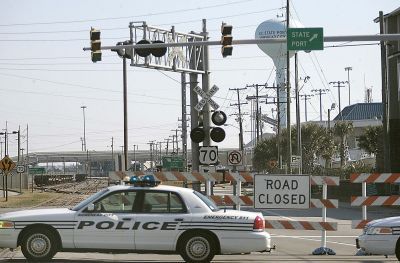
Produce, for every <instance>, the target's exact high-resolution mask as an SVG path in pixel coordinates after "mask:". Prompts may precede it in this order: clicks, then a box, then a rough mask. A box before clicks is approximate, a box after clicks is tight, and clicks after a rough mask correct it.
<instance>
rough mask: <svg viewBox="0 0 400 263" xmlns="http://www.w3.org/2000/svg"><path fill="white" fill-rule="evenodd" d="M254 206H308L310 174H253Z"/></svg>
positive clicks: (296, 207)
mask: <svg viewBox="0 0 400 263" xmlns="http://www.w3.org/2000/svg"><path fill="white" fill-rule="evenodd" d="M254 208H258V209H271V208H284V209H307V208H310V176H308V175H283V174H280V175H269V174H256V175H254Z"/></svg>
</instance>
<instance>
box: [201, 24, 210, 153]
mask: <svg viewBox="0 0 400 263" xmlns="http://www.w3.org/2000/svg"><path fill="white" fill-rule="evenodd" d="M202 35H203V37H204V41H207V40H208V32H207V23H206V20H205V19H203V32H202ZM209 62H210V60H209V56H208V46H205V47H204V48H203V71H204V73H203V74H202V75H201V83H202V88H203V91H204V92H205V93H206V94H208V92H209V91H210V69H209ZM210 120H211V118H210V104H209V103H208V102H207V103H206V105H204V107H203V125H204V126H203V128H204V133H205V136H204V141H203V146H210V145H211V138H210V122H211V121H210Z"/></svg>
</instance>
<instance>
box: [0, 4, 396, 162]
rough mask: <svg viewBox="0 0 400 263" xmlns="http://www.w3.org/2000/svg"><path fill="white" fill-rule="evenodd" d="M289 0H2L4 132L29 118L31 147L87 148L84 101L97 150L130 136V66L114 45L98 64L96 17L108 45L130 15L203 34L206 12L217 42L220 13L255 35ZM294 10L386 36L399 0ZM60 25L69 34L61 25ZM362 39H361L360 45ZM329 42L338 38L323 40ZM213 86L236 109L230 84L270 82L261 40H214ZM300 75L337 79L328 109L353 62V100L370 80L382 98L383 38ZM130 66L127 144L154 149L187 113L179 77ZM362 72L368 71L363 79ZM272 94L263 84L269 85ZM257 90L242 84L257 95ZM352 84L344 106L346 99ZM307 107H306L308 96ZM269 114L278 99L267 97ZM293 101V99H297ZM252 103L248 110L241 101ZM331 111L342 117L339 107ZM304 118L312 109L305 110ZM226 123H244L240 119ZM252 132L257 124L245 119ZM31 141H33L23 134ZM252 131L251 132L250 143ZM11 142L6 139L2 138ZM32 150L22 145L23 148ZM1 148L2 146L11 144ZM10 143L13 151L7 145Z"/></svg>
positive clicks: (330, 24)
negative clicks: (385, 19) (227, 46)
mask: <svg viewBox="0 0 400 263" xmlns="http://www.w3.org/2000/svg"><path fill="white" fill-rule="evenodd" d="M285 2H286V1H282V0H269V1H265V0H248V1H246V0H232V1H228V0H218V1H215V0H213V1H211V0H204V1H201V2H199V1H194V0H186V1H181V0H179V1H140V2H139V1H121V0H113V1H102V0H90V1H89V0H88V1H78V0H70V1H51V0H36V1H30V0H3V1H2V8H1V9H0V50H1V52H0V83H1V84H0V95H1V98H2V100H1V107H0V129H4V128H5V126H6V121H8V129H9V131H12V130H16V129H18V125H21V130H22V131H23V132H22V133H23V134H24V133H25V129H26V125H27V124H28V125H29V142H30V143H29V151H30V152H39V151H68V150H75V151H78V150H80V149H81V140H80V138H81V137H82V136H83V116H82V109H81V106H82V105H85V106H87V109H86V132H87V147H88V149H89V150H111V148H110V145H111V137H114V140H115V150H116V151H119V150H121V148H120V146H122V145H123V115H122V113H123V108H122V72H121V68H122V63H121V60H120V59H119V58H118V57H117V56H116V54H115V53H112V52H110V51H103V61H101V62H99V63H96V64H93V63H92V62H91V61H90V52H84V51H82V48H83V47H85V46H88V45H89V29H90V27H91V26H93V27H95V28H99V29H101V31H102V44H103V45H113V44H115V43H116V42H118V41H122V40H126V39H128V38H129V30H128V23H129V22H130V21H142V20H145V21H147V23H148V24H149V25H153V26H157V27H162V28H166V29H168V28H170V26H171V25H175V27H176V30H177V31H180V32H189V31H201V20H202V19H203V18H205V19H207V21H208V30H209V31H210V37H211V39H210V40H218V39H219V38H220V32H219V30H220V25H221V22H222V21H224V22H227V23H229V24H232V25H233V27H234V29H233V30H234V31H233V36H234V38H235V39H250V38H254V32H255V29H256V28H257V26H258V25H259V24H260V23H261V22H263V21H265V20H268V19H271V18H276V16H277V15H281V14H282V13H284V10H283V9H281V8H282V6H284V5H285ZM291 5H292V6H291V7H292V9H291V16H292V18H294V19H297V20H299V21H300V22H301V23H302V24H303V25H304V26H306V27H323V28H324V34H325V35H326V36H333V35H357V34H377V33H378V32H379V26H378V25H377V24H375V23H374V22H373V19H374V18H375V17H377V16H378V12H379V11H380V10H382V11H384V13H388V12H390V11H392V10H394V9H396V8H397V7H399V2H398V1H397V0H381V1H376V0H352V1H344V0H341V1H321V0H308V1H304V0H303V1H300V0H292V1H291ZM58 31H63V32H58ZM346 44H349V43H346ZM351 44H356V43H351ZM325 45H326V46H330V45H332V43H325ZM210 57H211V61H210V66H211V71H212V74H211V83H212V84H216V85H218V86H219V88H220V90H219V91H218V93H217V94H216V95H215V96H216V99H215V100H216V101H217V103H218V104H220V105H221V106H222V110H224V111H225V112H226V113H227V114H228V116H229V114H232V113H235V112H236V111H237V109H236V108H235V107H231V106H230V104H231V103H235V102H236V96H235V93H233V92H232V91H229V88H243V87H245V86H246V84H255V83H261V84H263V83H266V82H267V83H269V84H271V85H272V84H273V82H274V76H275V72H274V69H273V63H272V60H271V59H270V58H268V57H267V56H266V55H265V54H264V53H263V52H262V51H261V50H259V49H258V47H257V46H255V45H252V46H249V45H246V46H235V47H234V50H233V56H232V57H230V58H226V59H223V58H222V56H221V54H220V47H211V48H210ZM299 60H300V70H299V72H300V76H301V77H305V76H307V75H308V76H310V77H311V79H310V81H309V82H308V83H307V84H306V85H305V86H304V88H303V92H304V93H307V94H310V93H311V90H312V89H319V88H325V89H326V88H330V92H328V94H327V95H324V96H323V105H324V106H323V107H324V112H323V118H324V119H326V118H327V112H326V111H327V109H328V108H329V107H330V105H331V104H332V103H333V102H335V103H337V102H338V96H337V89H335V88H332V87H329V84H328V82H330V81H337V80H347V74H346V72H345V70H344V68H345V67H347V66H351V67H353V70H352V71H351V73H350V78H351V89H352V90H351V94H352V95H351V103H357V102H363V101H364V90H365V87H368V88H370V87H372V89H373V101H374V102H378V101H380V96H381V95H380V89H381V85H380V81H381V80H380V53H379V46H377V45H374V46H357V47H340V48H325V50H324V51H318V52H312V53H310V54H306V53H303V52H300V53H299ZM128 70H129V73H128V86H129V87H128V101H129V113H128V119H129V148H130V149H132V148H133V145H134V144H136V145H139V149H145V148H146V149H147V148H148V145H147V142H149V141H150V140H156V141H164V139H165V138H168V137H169V136H170V135H172V134H173V132H172V131H171V130H172V129H175V128H177V126H178V118H180V116H181V113H180V110H181V107H180V84H179V81H180V74H178V73H168V72H167V73H164V74H162V73H160V72H158V71H154V70H148V69H141V68H135V67H130V68H129V69H128ZM364 79H365V80H364ZM263 92H264V93H265V91H262V92H261V93H263ZM253 94H254V90H251V89H248V90H247V91H243V92H242V93H241V98H242V100H243V101H245V97H246V95H253ZM347 94H348V91H347V89H346V88H345V89H343V92H342V98H341V102H342V108H343V107H344V106H347V105H348V95H347ZM301 105H302V106H301V110H302V111H304V102H303V101H302V104H301ZM262 107H263V109H262V110H263V111H264V112H265V113H268V114H269V116H271V106H266V105H263V106H262ZM292 108H294V107H292ZM243 111H244V112H249V107H248V106H244V109H243ZM308 114H309V115H308V119H309V120H319V101H318V98H317V97H314V98H312V99H311V101H310V104H308ZM334 114H337V111H335V113H334ZM302 120H304V114H302ZM228 123H229V124H231V125H234V126H237V123H236V122H235V120H234V117H230V118H229V119H228ZM244 126H245V130H246V131H249V130H250V128H251V127H250V121H249V117H248V116H247V117H246V119H245V123H244ZM265 130H266V131H271V129H270V127H268V126H266V128H265ZM226 132H227V138H226V139H225V140H224V142H222V143H220V144H219V146H220V147H232V148H233V147H237V146H238V135H237V134H238V130H237V129H236V128H232V127H230V128H227V129H226ZM15 139H16V136H14V135H11V136H10V155H15V154H16V148H17V146H16V140H15ZM22 140H23V141H25V139H24V138H23V139H22ZM249 140H250V134H249V133H247V132H246V133H245V141H246V142H248V141H249ZM2 141H4V138H2ZM22 147H23V148H26V145H25V144H24V145H23V146H22ZM3 148H4V147H3ZM3 151H4V149H3Z"/></svg>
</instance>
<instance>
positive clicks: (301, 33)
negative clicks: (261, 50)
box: [287, 27, 324, 51]
mask: <svg viewBox="0 0 400 263" xmlns="http://www.w3.org/2000/svg"><path fill="white" fill-rule="evenodd" d="M287 49H288V50H304V51H310V50H323V49H324V29H323V28H322V27H309V28H288V30H287Z"/></svg>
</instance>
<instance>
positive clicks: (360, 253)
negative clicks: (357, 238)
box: [354, 248, 371, 256]
mask: <svg viewBox="0 0 400 263" xmlns="http://www.w3.org/2000/svg"><path fill="white" fill-rule="evenodd" d="M370 255H371V254H368V253H366V252H365V251H364V250H362V249H361V248H360V249H359V250H357V253H356V254H355V255H354V256H370Z"/></svg>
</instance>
